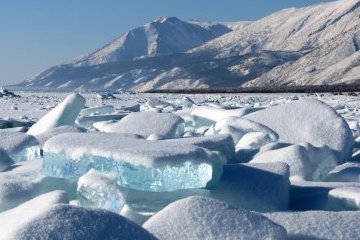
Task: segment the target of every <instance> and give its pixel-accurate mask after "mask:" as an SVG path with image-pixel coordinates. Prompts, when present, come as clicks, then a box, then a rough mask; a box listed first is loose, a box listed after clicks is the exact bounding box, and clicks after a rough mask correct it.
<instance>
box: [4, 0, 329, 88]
mask: <svg viewBox="0 0 360 240" xmlns="http://www.w3.org/2000/svg"><path fill="white" fill-rule="evenodd" d="M324 1H326V0H58V1H55V0H54V1H53V0H3V1H1V2H0V85H5V84H11V83H16V82H19V81H22V80H24V79H29V78H31V77H32V76H33V75H34V74H36V73H38V72H40V71H42V70H45V69H46V68H48V67H50V66H53V65H56V64H60V63H62V62H65V61H68V60H71V59H73V58H75V57H77V56H81V55H85V54H87V53H89V52H91V51H93V50H95V49H96V48H99V47H101V46H103V45H104V44H106V43H108V42H110V41H111V40H113V39H114V38H116V37H118V36H119V35H121V34H122V33H124V32H126V31H127V30H129V29H131V28H134V27H137V26H141V25H143V24H144V23H146V22H149V21H151V20H153V19H155V18H157V17H159V16H175V17H178V18H180V19H183V20H187V19H199V20H212V21H240V20H256V19H259V18H261V17H263V16H266V15H268V14H270V13H272V12H275V11H277V10H280V9H282V8H287V7H299V6H305V5H310V4H313V3H317V2H324Z"/></svg>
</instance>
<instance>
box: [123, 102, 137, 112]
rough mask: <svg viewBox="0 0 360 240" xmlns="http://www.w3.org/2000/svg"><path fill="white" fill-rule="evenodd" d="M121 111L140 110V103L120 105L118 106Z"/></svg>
mask: <svg viewBox="0 0 360 240" xmlns="http://www.w3.org/2000/svg"><path fill="white" fill-rule="evenodd" d="M120 109H121V110H122V111H128V112H140V104H138V103H135V104H130V105H127V106H121V108H120Z"/></svg>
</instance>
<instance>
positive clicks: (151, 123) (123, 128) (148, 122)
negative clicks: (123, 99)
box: [95, 112, 185, 138]
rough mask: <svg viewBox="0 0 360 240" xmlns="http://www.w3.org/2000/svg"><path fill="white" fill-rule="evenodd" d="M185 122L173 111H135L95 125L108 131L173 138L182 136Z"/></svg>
mask: <svg viewBox="0 0 360 240" xmlns="http://www.w3.org/2000/svg"><path fill="white" fill-rule="evenodd" d="M184 124H185V123H184V121H183V119H182V118H180V117H178V116H177V115H175V114H173V113H156V112H133V113H130V114H129V115H127V116H125V117H124V118H123V119H121V120H120V121H119V122H116V123H112V124H110V123H109V124H106V125H105V126H102V127H99V125H95V127H97V128H98V130H99V131H102V132H108V133H131V134H138V135H140V136H143V137H144V138H147V137H149V136H150V135H152V134H156V135H159V136H161V137H163V138H172V137H179V136H182V134H183V132H184Z"/></svg>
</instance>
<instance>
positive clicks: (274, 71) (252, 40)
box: [20, 0, 360, 91]
mask: <svg viewBox="0 0 360 240" xmlns="http://www.w3.org/2000/svg"><path fill="white" fill-rule="evenodd" d="M154 29H155V30H154ZM230 29H232V31H231V30H230ZM359 50H360V0H340V1H336V2H330V3H322V4H317V5H313V6H309V7H305V8H291V9H285V10H282V11H280V12H277V13H274V14H272V15H270V16H268V17H265V18H263V19H260V20H258V21H255V22H244V23H238V24H228V25H226V24H210V23H201V22H196V21H195V22H194V21H193V22H182V21H180V20H178V19H176V18H160V19H157V20H155V21H154V22H152V23H149V24H146V25H145V26H143V27H141V28H138V29H135V30H132V31H130V32H128V33H127V34H125V35H124V36H122V37H120V38H119V39H117V40H115V41H114V42H113V43H111V44H109V45H107V46H105V47H104V48H102V49H100V50H98V51H96V52H94V53H93V54H90V55H89V56H87V57H84V58H83V59H80V60H78V61H75V62H74V63H72V64H65V65H59V66H55V67H52V68H50V69H48V70H46V71H44V72H42V73H40V74H39V75H37V76H35V77H34V78H33V79H31V80H30V81H26V82H24V83H22V84H20V85H21V86H27V87H45V88H68V89H101V90H104V89H123V90H140V91H145V90H150V89H182V88H219V87H229V88H234V87H240V86H247V87H254V86H255V87H274V86H283V85H295V86H297V85H299V86H300V85H321V84H339V83H346V84H347V83H349V84H350V83H351V84H360V74H359V73H360V53H359V52H360V51H359Z"/></svg>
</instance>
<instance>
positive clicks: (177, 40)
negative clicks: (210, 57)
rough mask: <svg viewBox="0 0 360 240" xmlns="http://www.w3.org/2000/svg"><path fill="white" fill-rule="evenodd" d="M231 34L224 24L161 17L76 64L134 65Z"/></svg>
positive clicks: (126, 34)
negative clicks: (136, 62)
mask: <svg viewBox="0 0 360 240" xmlns="http://www.w3.org/2000/svg"><path fill="white" fill-rule="evenodd" d="M230 31H231V29H230V28H228V27H227V26H224V25H221V24H206V25H205V24H204V25H201V24H199V23H188V22H183V21H181V20H179V19H177V18H175V17H160V18H158V19H156V20H155V21H153V22H150V23H148V24H146V25H144V26H142V27H139V28H136V29H133V30H131V31H129V32H127V33H125V34H124V35H122V36H121V37H119V38H117V39H115V40H114V41H113V42H111V43H109V44H108V45H106V46H105V47H103V48H101V49H99V50H96V51H95V52H93V53H91V54H90V55H88V56H85V57H83V58H82V59H79V60H77V61H75V62H74V64H76V65H78V66H85V65H97V64H103V63H109V62H117V61H126V60H128V61H130V60H132V59H134V58H136V57H143V56H156V55H159V54H172V53H179V52H184V51H186V50H189V49H191V48H193V47H197V46H199V45H201V44H203V43H205V42H207V41H209V40H211V39H213V38H216V37H218V36H221V35H223V34H225V33H228V32H230Z"/></svg>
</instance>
